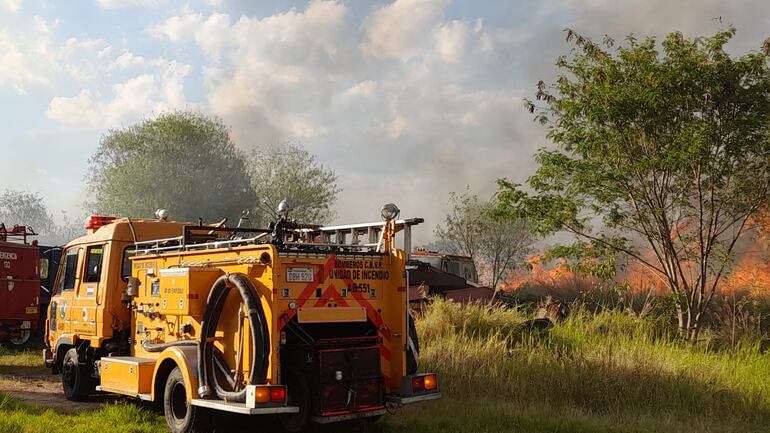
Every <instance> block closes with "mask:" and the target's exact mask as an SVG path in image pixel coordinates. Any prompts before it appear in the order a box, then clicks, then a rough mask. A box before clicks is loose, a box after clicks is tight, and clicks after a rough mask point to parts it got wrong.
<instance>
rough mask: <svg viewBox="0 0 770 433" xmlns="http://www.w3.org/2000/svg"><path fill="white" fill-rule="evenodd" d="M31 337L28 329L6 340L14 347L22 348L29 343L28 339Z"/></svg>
mask: <svg viewBox="0 0 770 433" xmlns="http://www.w3.org/2000/svg"><path fill="white" fill-rule="evenodd" d="M30 336H32V331H30V330H29V329H24V330H21V331H19V333H18V334H17V335H13V336H11V337H10V338H8V341H10V342H11V344H13V345H14V346H16V347H22V346H24V345H25V344H27V342H28V341H29V337H30Z"/></svg>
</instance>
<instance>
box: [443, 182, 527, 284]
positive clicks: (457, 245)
mask: <svg viewBox="0 0 770 433" xmlns="http://www.w3.org/2000/svg"><path fill="white" fill-rule="evenodd" d="M449 205H450V211H449V214H447V216H446V218H445V219H444V224H443V225H441V224H439V225H438V226H436V229H435V230H434V235H435V237H436V243H435V244H434V245H436V246H437V247H439V248H441V249H442V250H444V251H446V252H448V253H451V254H459V255H464V256H468V257H470V258H471V259H472V260H473V262H474V263H475V264H476V268H477V269H478V270H479V271H480V272H479V274H480V275H481V276H482V278H483V279H486V281H485V283H487V284H489V285H490V286H491V287H492V288H493V289H495V290H497V288H498V287H499V284H500V283H501V282H505V281H506V279H507V277H508V274H509V272H510V271H512V270H513V269H515V268H516V267H517V266H519V265H520V264H521V263H522V262H523V261H524V259H525V258H526V257H527V256H528V255H529V254H530V253H531V251H532V248H531V246H532V243H533V242H534V239H533V236H532V234H531V232H530V225H529V223H528V222H527V221H526V220H524V219H521V218H508V217H498V216H496V215H495V214H494V213H493V209H494V208H495V206H496V205H497V203H495V202H494V201H491V202H487V203H483V202H481V200H479V198H478V196H477V195H472V194H470V193H469V192H468V191H466V192H465V193H463V194H456V193H450V195H449ZM485 271H486V272H485ZM484 275H486V278H484Z"/></svg>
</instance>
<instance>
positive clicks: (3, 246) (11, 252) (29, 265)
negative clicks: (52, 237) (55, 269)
mask: <svg viewBox="0 0 770 433" xmlns="http://www.w3.org/2000/svg"><path fill="white" fill-rule="evenodd" d="M35 235H36V234H35V232H33V231H32V230H31V229H28V228H27V227H25V226H18V225H17V226H14V227H13V228H12V229H8V228H6V227H5V224H0V341H2V342H10V343H11V344H13V345H16V346H21V345H24V344H26V343H27V342H28V341H29V340H30V336H31V335H32V333H33V332H34V331H35V330H37V329H38V325H39V324H40V323H41V321H40V317H41V316H40V311H45V310H44V309H41V291H42V286H41V280H40V277H41V272H40V271H41V269H40V266H41V261H40V249H39V247H38V244H37V241H33V240H30V239H29V238H30V237H31V236H35ZM43 264H44V265H45V266H46V269H44V272H43V276H44V277H46V278H48V272H47V271H48V270H50V268H48V266H49V260H48V259H46V260H44V261H43ZM50 265H52V263H50ZM49 297H50V296H49Z"/></svg>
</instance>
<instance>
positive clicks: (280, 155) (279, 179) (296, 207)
mask: <svg viewBox="0 0 770 433" xmlns="http://www.w3.org/2000/svg"><path fill="white" fill-rule="evenodd" d="M249 171H250V174H251V181H252V185H253V188H254V191H255V192H256V195H257V207H258V208H260V209H261V211H262V214H261V217H260V218H258V219H257V221H256V222H257V223H258V224H259V225H266V224H267V223H268V222H269V220H270V219H271V218H272V217H274V216H275V211H276V209H277V208H278V204H279V203H280V202H281V200H284V199H285V200H286V201H287V202H288V203H289V205H290V206H291V208H292V212H291V214H290V218H293V219H296V220H297V221H299V222H304V223H318V224H323V223H327V222H329V221H330V220H331V219H332V218H333V217H334V212H333V210H332V205H333V204H334V202H335V201H336V199H337V194H338V193H339V192H340V191H341V190H340V189H339V188H338V187H337V174H336V173H335V172H334V171H333V170H331V169H329V168H326V167H324V166H323V165H322V164H320V163H319V162H318V161H317V159H316V156H315V155H313V154H311V153H310V152H308V151H307V150H306V149H305V148H303V147H302V146H301V145H299V144H291V143H282V144H278V145H274V146H268V147H263V148H259V149H256V150H255V151H254V152H253V153H252V154H251V156H250V158H249Z"/></svg>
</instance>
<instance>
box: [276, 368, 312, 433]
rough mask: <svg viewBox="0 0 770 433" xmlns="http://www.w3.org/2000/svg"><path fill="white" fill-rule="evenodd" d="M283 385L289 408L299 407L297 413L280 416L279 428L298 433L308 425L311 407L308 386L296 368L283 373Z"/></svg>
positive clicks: (305, 379)
mask: <svg viewBox="0 0 770 433" xmlns="http://www.w3.org/2000/svg"><path fill="white" fill-rule="evenodd" d="M284 374H285V376H284V378H285V379H284V381H283V383H284V384H285V385H286V387H287V390H288V392H289V396H288V403H289V405H290V406H299V413H290V414H286V415H281V426H283V429H284V430H286V431H287V432H290V433H298V432H301V431H303V430H305V428H306V427H307V425H308V421H309V420H310V411H311V410H313V407H312V405H311V403H310V385H308V383H307V378H306V377H305V374H304V373H302V371H300V370H299V369H297V368H293V367H291V368H289V369H287V370H286V372H285V373H284Z"/></svg>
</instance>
